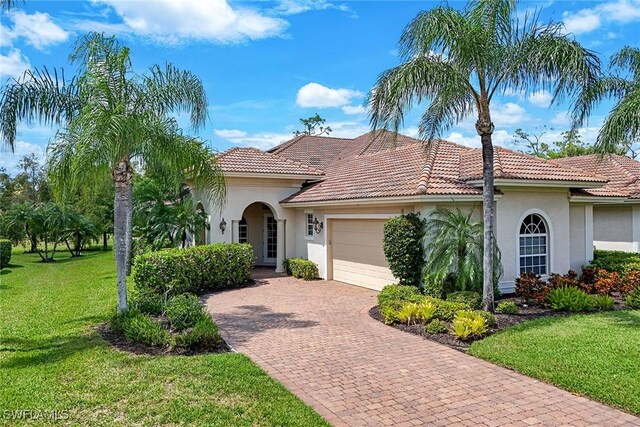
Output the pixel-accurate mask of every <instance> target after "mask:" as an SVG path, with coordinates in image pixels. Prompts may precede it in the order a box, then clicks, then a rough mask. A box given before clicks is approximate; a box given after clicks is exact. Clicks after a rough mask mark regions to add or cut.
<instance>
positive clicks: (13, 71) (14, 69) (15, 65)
mask: <svg viewBox="0 0 640 427" xmlns="http://www.w3.org/2000/svg"><path fill="white" fill-rule="evenodd" d="M29 68H31V64H29V60H28V59H27V58H26V57H25V56H24V55H23V54H22V53H21V52H20V51H19V50H18V49H11V50H10V51H9V53H8V54H6V55H5V54H0V79H4V78H6V77H13V78H18V77H20V76H21V75H22V73H24V72H25V70H27V69H29Z"/></svg>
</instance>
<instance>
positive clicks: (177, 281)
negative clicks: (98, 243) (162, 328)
mask: <svg viewBox="0 0 640 427" xmlns="http://www.w3.org/2000/svg"><path fill="white" fill-rule="evenodd" d="M254 260H255V257H254V255H253V249H252V248H251V245H249V244H247V243H216V244H213V245H203V246H195V247H191V248H186V249H166V250H162V251H159V252H151V253H146V254H143V255H140V256H138V257H136V259H135V263H134V269H133V279H134V281H135V285H136V287H137V288H138V289H150V290H153V291H154V292H157V293H159V294H165V295H166V296H171V295H180V294H184V293H194V294H197V293H201V292H204V291H217V290H222V289H227V288H231V287H236V286H240V285H243V284H245V283H246V282H248V281H249V280H250V279H251V268H252V267H253V262H254Z"/></svg>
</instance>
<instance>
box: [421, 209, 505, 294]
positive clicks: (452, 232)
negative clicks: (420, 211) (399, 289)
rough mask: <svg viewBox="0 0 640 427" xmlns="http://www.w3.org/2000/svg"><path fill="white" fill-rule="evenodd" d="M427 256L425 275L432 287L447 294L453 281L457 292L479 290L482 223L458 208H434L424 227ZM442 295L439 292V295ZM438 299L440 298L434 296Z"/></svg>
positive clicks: (499, 269) (497, 261)
mask: <svg viewBox="0 0 640 427" xmlns="http://www.w3.org/2000/svg"><path fill="white" fill-rule="evenodd" d="M426 236H427V241H428V243H427V245H426V248H425V249H426V252H427V254H428V259H427V263H426V265H425V274H426V276H427V277H428V278H429V281H430V282H432V284H435V287H436V288H438V289H441V290H442V291H446V289H445V286H444V283H445V282H446V281H447V280H449V279H452V281H453V288H454V290H456V291H478V290H480V288H481V286H482V250H483V225H482V221H480V220H477V219H475V218H474V216H473V210H471V211H469V212H468V213H467V214H465V213H463V212H462V211H461V210H460V209H458V208H456V209H455V210H449V209H436V210H435V211H434V212H433V213H432V214H431V215H430V216H429V220H428V221H427V226H426ZM493 255H494V261H493V265H494V285H495V282H496V279H499V277H500V275H501V273H502V266H501V263H500V251H499V250H498V248H497V247H496V248H495V249H494V254H493ZM441 293H442V292H441ZM434 296H438V297H440V296H441V295H434Z"/></svg>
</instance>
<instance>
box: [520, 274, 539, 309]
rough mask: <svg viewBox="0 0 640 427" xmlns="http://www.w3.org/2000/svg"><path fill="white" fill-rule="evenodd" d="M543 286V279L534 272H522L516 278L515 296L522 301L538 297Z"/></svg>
mask: <svg viewBox="0 0 640 427" xmlns="http://www.w3.org/2000/svg"><path fill="white" fill-rule="evenodd" d="M544 287H545V283H544V280H542V279H541V278H540V276H538V275H537V274H535V273H522V274H520V276H518V277H517V278H516V296H517V297H519V298H520V299H521V300H522V302H524V303H528V302H529V301H531V300H533V299H536V298H537V297H539V296H540V293H541V292H542V291H543V289H544Z"/></svg>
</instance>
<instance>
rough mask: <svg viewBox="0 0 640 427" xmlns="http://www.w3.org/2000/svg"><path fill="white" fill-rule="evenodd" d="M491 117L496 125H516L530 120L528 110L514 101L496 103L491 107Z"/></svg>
mask: <svg viewBox="0 0 640 427" xmlns="http://www.w3.org/2000/svg"><path fill="white" fill-rule="evenodd" d="M491 119H492V120H493V123H494V124H495V126H496V127H498V126H500V127H501V126H515V125H518V124H521V123H524V122H525V121H528V120H530V117H529V114H527V111H526V110H525V109H524V108H522V107H521V106H519V105H518V104H514V103H513V102H507V103H506V104H499V103H496V104H494V105H493V106H492V108H491Z"/></svg>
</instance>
